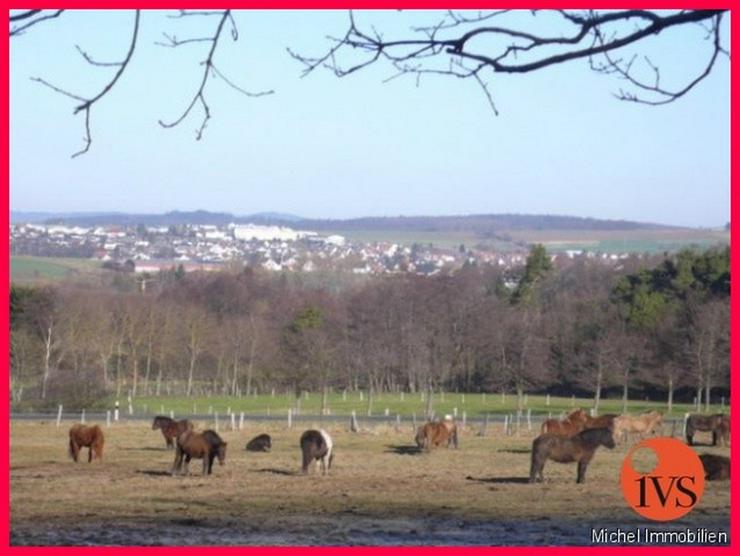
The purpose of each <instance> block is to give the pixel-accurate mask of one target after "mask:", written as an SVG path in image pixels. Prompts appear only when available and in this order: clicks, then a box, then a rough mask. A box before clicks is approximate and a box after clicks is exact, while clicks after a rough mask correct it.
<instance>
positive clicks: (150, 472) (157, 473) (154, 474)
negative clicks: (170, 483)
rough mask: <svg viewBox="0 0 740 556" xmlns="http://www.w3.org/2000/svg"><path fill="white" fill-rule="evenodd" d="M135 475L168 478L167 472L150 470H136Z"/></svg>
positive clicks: (168, 473)
mask: <svg viewBox="0 0 740 556" xmlns="http://www.w3.org/2000/svg"><path fill="white" fill-rule="evenodd" d="M136 472H137V473H139V474H141V475H149V476H150V477H169V476H170V472H169V471H153V470H151V469H137V470H136Z"/></svg>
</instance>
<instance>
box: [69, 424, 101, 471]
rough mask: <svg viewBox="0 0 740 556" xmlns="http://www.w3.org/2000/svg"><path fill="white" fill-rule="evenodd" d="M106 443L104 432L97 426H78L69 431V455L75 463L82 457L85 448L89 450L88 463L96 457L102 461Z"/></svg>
mask: <svg viewBox="0 0 740 556" xmlns="http://www.w3.org/2000/svg"><path fill="white" fill-rule="evenodd" d="M104 443H105V438H104V437H103V431H102V430H101V429H100V427H99V426H97V425H93V426H92V427H87V426H85V425H79V424H78V425H74V426H73V427H72V428H71V429H69V455H70V456H71V457H72V459H73V460H74V461H75V462H76V461H77V460H78V458H79V456H80V450H81V449H82V448H85V447H86V448H88V452H87V461H88V463H90V462H91V461H92V460H93V458H95V457H97V458H98V459H99V460H102V459H103V444H104Z"/></svg>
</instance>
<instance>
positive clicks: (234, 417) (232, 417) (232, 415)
mask: <svg viewBox="0 0 740 556" xmlns="http://www.w3.org/2000/svg"><path fill="white" fill-rule="evenodd" d="M231 430H232V431H234V430H236V415H234V414H233V413H232V414H231Z"/></svg>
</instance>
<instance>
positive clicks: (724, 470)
mask: <svg viewBox="0 0 740 556" xmlns="http://www.w3.org/2000/svg"><path fill="white" fill-rule="evenodd" d="M699 459H700V460H701V464H702V465H703V466H704V478H705V479H706V480H708V481H727V480H729V479H730V458H728V457H725V456H715V455H714V454H701V455H700V456H699Z"/></svg>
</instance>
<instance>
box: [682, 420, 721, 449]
mask: <svg viewBox="0 0 740 556" xmlns="http://www.w3.org/2000/svg"><path fill="white" fill-rule="evenodd" d="M696 431H705V432H711V433H712V446H716V445H717V442H718V441H722V442H724V443H725V444H729V442H730V416H729V415H724V414H722V413H716V414H715V415H696V414H694V415H689V418H688V419H687V420H686V442H688V444H689V446H693V445H694V434H696Z"/></svg>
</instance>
